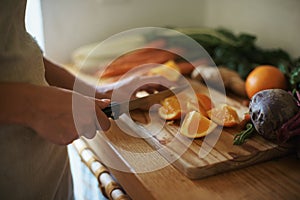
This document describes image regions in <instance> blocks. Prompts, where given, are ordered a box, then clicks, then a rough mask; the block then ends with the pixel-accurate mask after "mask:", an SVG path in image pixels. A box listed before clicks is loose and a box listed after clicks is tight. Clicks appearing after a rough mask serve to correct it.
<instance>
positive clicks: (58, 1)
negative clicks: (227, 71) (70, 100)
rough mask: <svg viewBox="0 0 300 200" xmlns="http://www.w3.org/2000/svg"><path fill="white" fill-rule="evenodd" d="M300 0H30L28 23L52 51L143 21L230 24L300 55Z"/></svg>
mask: <svg viewBox="0 0 300 200" xmlns="http://www.w3.org/2000/svg"><path fill="white" fill-rule="evenodd" d="M299 10H300V1H299V0H285V1H283V0H252V1H248V0H184V1H183V0H163V1H161V0H152V1H148V0H51V1H50V0H29V5H28V13H27V14H28V21H27V27H28V29H29V31H30V32H32V33H33V35H35V37H36V38H37V40H38V42H39V43H40V46H42V48H43V49H44V51H45V53H46V54H47V56H48V57H50V58H52V59H54V60H56V61H58V62H61V63H67V62H69V61H70V53H71V52H72V51H73V50H74V49H76V48H78V47H80V46H82V45H85V44H89V43H93V42H99V41H102V40H105V39H106V38H108V37H109V36H111V35H113V34H116V33H119V32H121V31H125V30H128V29H132V28H137V27H145V26H154V27H156V26H158V27H166V26H176V27H211V28H216V27H224V28H227V29H229V30H232V31H233V32H234V33H241V32H246V33H250V34H254V35H255V36H257V44H258V45H260V46H261V47H264V48H277V47H281V48H282V49H284V50H286V51H287V52H289V53H290V54H291V55H292V56H297V57H298V56H299V55H300V48H299V46H300V39H299V32H300V26H299V22H300V12H299Z"/></svg>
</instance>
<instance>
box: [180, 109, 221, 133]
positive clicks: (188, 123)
mask: <svg viewBox="0 0 300 200" xmlns="http://www.w3.org/2000/svg"><path fill="white" fill-rule="evenodd" d="M216 127H217V124H216V123H214V122H213V121H211V120H209V119H208V118H206V117H205V116H203V115H202V114H201V113H199V112H197V111H191V112H189V113H187V114H186V116H185V118H184V120H183V122H182V125H181V127H180V133H181V134H182V135H184V136H186V137H189V138H200V137H204V136H206V135H208V134H209V133H211V132H212V131H213V130H214V129H215V128H216Z"/></svg>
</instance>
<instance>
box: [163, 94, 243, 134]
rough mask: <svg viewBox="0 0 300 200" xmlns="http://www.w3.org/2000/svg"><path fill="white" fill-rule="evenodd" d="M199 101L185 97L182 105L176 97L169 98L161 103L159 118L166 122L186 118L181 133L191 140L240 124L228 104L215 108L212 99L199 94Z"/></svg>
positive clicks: (235, 113) (234, 111)
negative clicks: (220, 127)
mask: <svg viewBox="0 0 300 200" xmlns="http://www.w3.org/2000/svg"><path fill="white" fill-rule="evenodd" d="M196 97H197V99H196V100H194V99H192V98H190V97H187V96H184V101H183V102H181V103H180V101H179V100H178V98H177V97H176V96H172V97H168V98H166V99H164V100H163V101H162V102H161V105H162V107H160V108H159V110H158V113H159V116H160V117H161V118H163V119H166V120H178V119H180V118H181V117H182V116H184V120H183V122H182V125H181V128H180V133H181V134H182V135H184V136H186V137H189V138H199V137H204V136H206V135H207V134H209V133H211V132H212V131H213V130H214V129H215V128H216V127H217V126H218V125H220V126H224V127H233V126H236V125H238V124H239V123H240V119H239V116H238V114H237V112H236V110H235V109H234V108H233V107H232V106H230V105H227V104H219V105H217V106H214V104H213V102H212V101H211V99H210V98H209V97H208V96H207V95H205V94H203V93H197V94H196Z"/></svg>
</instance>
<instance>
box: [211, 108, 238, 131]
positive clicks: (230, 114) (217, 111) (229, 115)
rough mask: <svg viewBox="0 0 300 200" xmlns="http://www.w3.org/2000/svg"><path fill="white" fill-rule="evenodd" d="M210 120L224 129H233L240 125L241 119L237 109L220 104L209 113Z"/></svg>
mask: <svg viewBox="0 0 300 200" xmlns="http://www.w3.org/2000/svg"><path fill="white" fill-rule="evenodd" d="M207 114H208V116H209V118H210V119H211V120H212V121H214V122H216V123H217V124H219V125H222V126H224V127H233V126H236V125H238V124H239V122H240V119H239V116H238V114H237V112H236V111H235V109H234V108H233V107H231V106H229V105H227V104H219V105H218V106H217V107H214V108H212V109H211V110H209V111H207Z"/></svg>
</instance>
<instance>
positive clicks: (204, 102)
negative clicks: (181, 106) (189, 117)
mask: <svg viewBox="0 0 300 200" xmlns="http://www.w3.org/2000/svg"><path fill="white" fill-rule="evenodd" d="M196 97H197V102H195V101H193V100H190V101H188V102H187V109H188V110H189V111H193V110H195V111H199V112H200V113H201V114H202V115H204V116H205V117H208V115H207V111H208V110H210V109H212V108H213V103H212V101H211V100H210V98H209V97H208V96H207V95H205V94H202V93H197V94H196Z"/></svg>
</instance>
